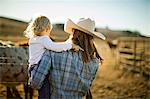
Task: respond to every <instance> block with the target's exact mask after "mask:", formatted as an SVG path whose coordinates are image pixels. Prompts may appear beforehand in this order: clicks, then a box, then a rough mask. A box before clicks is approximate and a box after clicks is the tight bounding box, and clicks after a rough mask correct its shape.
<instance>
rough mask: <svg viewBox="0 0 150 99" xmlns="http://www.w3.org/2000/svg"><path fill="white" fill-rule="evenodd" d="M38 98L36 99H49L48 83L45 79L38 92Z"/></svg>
mask: <svg viewBox="0 0 150 99" xmlns="http://www.w3.org/2000/svg"><path fill="white" fill-rule="evenodd" d="M38 93H39V96H38V99H50V83H49V80H48V78H47V77H46V78H45V80H44V82H43V85H42V87H41V88H40V89H39V90H38Z"/></svg>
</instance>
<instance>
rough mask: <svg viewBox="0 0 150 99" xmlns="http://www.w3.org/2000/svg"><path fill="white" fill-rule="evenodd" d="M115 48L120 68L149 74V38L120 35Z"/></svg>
mask: <svg viewBox="0 0 150 99" xmlns="http://www.w3.org/2000/svg"><path fill="white" fill-rule="evenodd" d="M117 48H118V63H119V66H120V68H121V69H127V70H131V71H135V72H140V73H144V74H146V75H150V38H145V37H122V38H119V39H118V45H117Z"/></svg>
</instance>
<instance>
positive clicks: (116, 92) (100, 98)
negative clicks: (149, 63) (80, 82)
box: [91, 65, 150, 99]
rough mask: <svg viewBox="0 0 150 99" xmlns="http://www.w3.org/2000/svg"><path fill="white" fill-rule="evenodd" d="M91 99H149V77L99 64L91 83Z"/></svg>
mask: <svg viewBox="0 0 150 99" xmlns="http://www.w3.org/2000/svg"><path fill="white" fill-rule="evenodd" d="M91 89H92V94H93V99H150V78H148V77H145V76H143V75H142V74H139V73H132V72H127V71H126V72H125V71H123V70H118V69H115V67H113V66H109V65H106V66H101V67H100V69H99V71H98V74H97V76H96V79H95V80H94V83H93V85H92V88H91Z"/></svg>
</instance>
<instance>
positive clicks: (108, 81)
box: [0, 64, 150, 99]
mask: <svg viewBox="0 0 150 99" xmlns="http://www.w3.org/2000/svg"><path fill="white" fill-rule="evenodd" d="M17 89H18V91H19V93H20V94H21V96H22V97H24V91H23V85H19V86H17ZM91 90H92V95H93V99H150V80H149V78H148V77H144V76H142V75H141V74H138V73H131V72H123V71H122V70H118V69H115V67H114V66H112V65H105V64H104V65H102V66H100V68H99V70H98V72H97V76H96V78H95V80H94V82H93V84H92V87H91ZM0 99H6V87H5V86H3V85H2V84H0ZM23 99H24V98H23ZM34 99H37V91H35V92H34Z"/></svg>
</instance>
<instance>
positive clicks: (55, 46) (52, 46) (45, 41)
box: [40, 36, 72, 52]
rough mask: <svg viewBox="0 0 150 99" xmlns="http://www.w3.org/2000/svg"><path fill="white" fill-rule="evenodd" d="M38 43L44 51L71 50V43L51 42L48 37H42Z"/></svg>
mask: <svg viewBox="0 0 150 99" xmlns="http://www.w3.org/2000/svg"><path fill="white" fill-rule="evenodd" d="M40 42H41V43H42V45H43V46H44V47H45V48H46V49H48V50H52V51H56V52H61V51H66V50H70V49H71V48H72V42H71V41H67V42H53V41H52V40H51V39H50V38H49V37H48V36H45V37H43V38H42V39H41V41H40Z"/></svg>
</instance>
